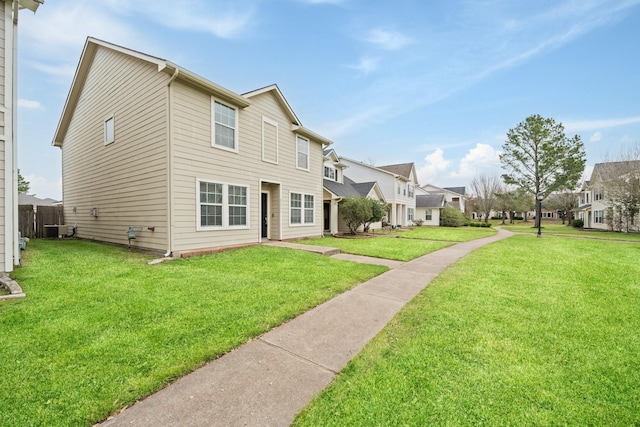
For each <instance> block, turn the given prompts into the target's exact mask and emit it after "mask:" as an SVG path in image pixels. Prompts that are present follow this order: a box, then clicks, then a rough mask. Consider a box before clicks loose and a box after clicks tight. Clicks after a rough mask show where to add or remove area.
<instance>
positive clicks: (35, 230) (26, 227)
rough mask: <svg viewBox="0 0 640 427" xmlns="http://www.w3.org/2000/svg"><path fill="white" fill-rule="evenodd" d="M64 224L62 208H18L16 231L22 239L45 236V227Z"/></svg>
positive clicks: (31, 206) (26, 206) (21, 206)
mask: <svg viewBox="0 0 640 427" xmlns="http://www.w3.org/2000/svg"><path fill="white" fill-rule="evenodd" d="M62 224H64V213H63V208H62V206H36V208H35V209H34V207H33V205H20V206H18V229H19V230H20V233H22V237H29V238H33V237H35V238H39V239H42V238H44V237H47V236H46V234H45V233H46V231H45V225H62Z"/></svg>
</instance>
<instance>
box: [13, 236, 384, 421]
mask: <svg viewBox="0 0 640 427" xmlns="http://www.w3.org/2000/svg"><path fill="white" fill-rule="evenodd" d="M149 259H150V258H149V257H148V256H145V255H141V254H136V253H128V252H127V251H126V249H122V248H116V247H111V246H105V245H99V244H95V243H90V242H81V241H41V240H40V241H38V240H32V241H31V242H30V243H29V247H28V249H27V251H26V253H25V257H24V266H23V267H20V268H18V269H17V270H16V271H15V272H14V274H13V276H14V278H15V279H16V280H17V281H18V282H19V283H20V285H21V286H22V287H23V289H24V291H25V292H26V294H27V298H25V299H21V300H14V301H9V302H1V303H0V325H2V327H1V328H0V355H1V357H0V360H2V375H0V396H1V397H0V425H1V426H3V427H4V426H36V425H42V426H45V425H46V426H72V425H91V424H92V423H95V422H97V421H99V420H102V419H104V418H105V417H107V416H108V415H109V414H110V413H112V412H114V411H117V410H119V409H120V408H122V407H124V406H126V405H128V404H130V403H132V402H134V401H135V400H136V399H139V398H141V397H143V396H145V395H147V394H150V393H152V392H154V391H155V390H158V389H159V388H161V387H162V386H163V385H165V384H167V383H169V382H171V381H172V380H174V379H176V378H178V377H180V376H181V375H183V374H185V373H187V372H189V371H192V370H193V369H195V368H196V367H198V366H199V365H201V364H203V363H205V362H206V361H209V360H211V359H213V358H216V357H218V356H220V355H222V354H224V353H225V352H228V351H230V350H231V349H233V348H235V347H237V346H239V345H240V344H242V343H244V342H246V341H248V340H250V339H251V338H253V337H255V336H257V335H259V334H261V333H263V332H265V331H267V330H269V329H270V328H272V327H274V326H276V325H279V324H281V323H283V322H284V321H286V320H288V319H291V318H293V317H295V316H296V315H298V314H300V313H302V312H304V311H306V310H307V309H309V308H311V307H314V306H316V305H318V304H320V303H322V302H323V301H326V300H328V299H330V298H332V297H334V296H335V295H337V294H339V293H341V292H343V291H345V290H347V289H349V288H351V287H353V286H354V285H355V284H357V283H359V282H362V281H365V280H367V279H369V278H371V277H373V276H375V275H377V274H380V273H382V272H383V271H385V270H386V268H384V267H380V266H372V265H362V264H355V263H350V262H345V261H339V260H335V259H331V258H328V257H324V256H320V255H316V254H310V253H306V252H302V251H294V250H290V249H281V248H273V247H251V248H245V249H239V250H233V251H228V252H223V253H219V254H215V255H208V256H202V257H193V258H189V259H181V260H175V261H171V262H167V263H163V264H160V265H155V266H150V265H148V264H147V261H148V260H149Z"/></svg>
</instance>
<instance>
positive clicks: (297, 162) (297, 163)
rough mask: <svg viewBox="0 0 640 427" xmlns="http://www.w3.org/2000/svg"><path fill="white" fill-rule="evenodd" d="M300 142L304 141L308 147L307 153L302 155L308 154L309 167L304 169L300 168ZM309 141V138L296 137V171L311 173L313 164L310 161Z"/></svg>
mask: <svg viewBox="0 0 640 427" xmlns="http://www.w3.org/2000/svg"><path fill="white" fill-rule="evenodd" d="M299 141H304V142H306V147H307V152H306V153H302V154H306V155H307V165H306V167H302V166H300V161H299V160H300V154H301V152H300V146H299V145H298V142H299ZM309 157H310V156H309V140H308V139H307V138H303V137H301V136H300V135H296V169H300V170H303V171H307V172H308V171H309V165H310V164H311V162H310V161H309Z"/></svg>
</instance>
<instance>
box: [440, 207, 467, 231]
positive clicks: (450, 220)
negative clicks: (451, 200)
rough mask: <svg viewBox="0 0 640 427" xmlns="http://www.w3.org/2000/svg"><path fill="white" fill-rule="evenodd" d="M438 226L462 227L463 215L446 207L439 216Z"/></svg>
mask: <svg viewBox="0 0 640 427" xmlns="http://www.w3.org/2000/svg"><path fill="white" fill-rule="evenodd" d="M440 225H441V226H444V227H461V226H463V225H464V215H463V214H462V212H460V211H459V210H457V209H455V208H452V207H451V206H446V207H445V208H444V209H443V210H442V213H441V214H440Z"/></svg>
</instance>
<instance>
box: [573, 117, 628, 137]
mask: <svg viewBox="0 0 640 427" xmlns="http://www.w3.org/2000/svg"><path fill="white" fill-rule="evenodd" d="M636 123H640V116H635V117H622V118H617V119H600V120H579V121H574V122H563V125H564V130H565V132H571V133H573V132H587V131H591V130H597V129H606V128H612V127H618V126H626V125H632V124H636Z"/></svg>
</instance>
